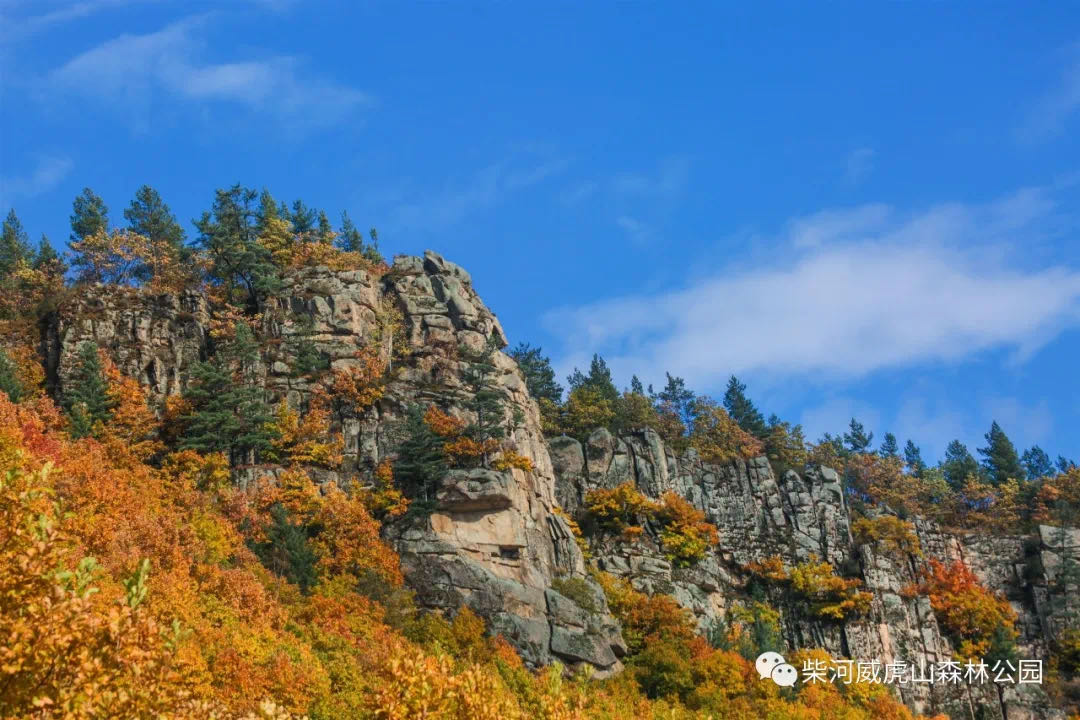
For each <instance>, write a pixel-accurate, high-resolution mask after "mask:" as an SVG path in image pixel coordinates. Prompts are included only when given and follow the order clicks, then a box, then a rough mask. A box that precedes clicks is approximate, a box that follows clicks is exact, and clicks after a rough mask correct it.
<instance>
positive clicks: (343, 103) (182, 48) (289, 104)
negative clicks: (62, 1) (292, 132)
mask: <svg viewBox="0 0 1080 720" xmlns="http://www.w3.org/2000/svg"><path fill="white" fill-rule="evenodd" d="M206 20H207V17H206V16H201V17H191V18H187V19H185V20H181V21H179V22H176V23H173V24H172V25H169V26H167V27H165V28H164V29H162V30H159V31H157V32H153V33H149V34H146V35H130V34H124V35H120V36H119V37H116V38H114V39H112V40H109V41H108V42H105V43H103V44H101V45H99V46H97V47H95V48H92V49H91V50H88V51H86V52H84V53H82V54H81V55H78V56H77V57H75V58H73V59H71V60H70V61H68V62H67V63H66V64H64V65H63V66H61V67H59V68H57V69H56V70H54V71H53V72H51V73H50V74H49V76H48V78H47V83H46V87H47V90H50V91H52V92H55V93H60V94H63V95H82V96H86V97H88V98H90V99H93V100H97V101H100V102H103V103H108V104H113V105H115V106H117V108H118V109H122V110H123V111H124V112H128V113H132V112H134V113H135V116H136V120H137V121H139V122H146V121H147V119H148V118H147V117H146V115H147V113H148V111H149V107H150V106H151V105H152V104H153V103H154V101H155V100H156V98H157V97H158V96H165V97H168V98H170V99H175V100H181V101H187V102H192V103H212V102H231V103H236V104H240V105H244V106H247V107H249V108H251V109H253V110H256V111H259V112H265V113H269V114H271V115H275V116H277V117H279V118H280V119H284V120H288V121H290V123H292V124H302V125H324V124H331V123H333V122H336V121H338V120H340V119H341V118H343V117H344V116H346V115H347V114H349V113H351V112H353V111H354V110H356V109H358V108H360V107H364V106H367V105H370V104H371V98H370V97H368V96H367V95H366V94H365V93H363V92H360V91H359V90H355V89H352V88H348V87H343V86H340V85H336V84H334V83H332V82H330V81H327V80H324V79H321V78H319V77H315V76H312V75H309V74H307V73H305V72H304V67H303V63H302V61H300V60H299V59H298V58H295V57H289V56H275V57H269V58H264V59H257V60H243V61H235V62H224V63H212V62H208V61H205V60H203V59H201V56H202V55H203V54H204V51H205V44H204V43H203V42H202V41H201V40H200V39H199V38H200V36H201V34H202V32H201V29H203V28H204V26H205V25H206Z"/></svg>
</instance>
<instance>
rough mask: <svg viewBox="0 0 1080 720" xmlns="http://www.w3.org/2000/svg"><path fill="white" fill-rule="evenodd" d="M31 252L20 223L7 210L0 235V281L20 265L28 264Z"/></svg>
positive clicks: (31, 257) (12, 213) (17, 218)
mask: <svg viewBox="0 0 1080 720" xmlns="http://www.w3.org/2000/svg"><path fill="white" fill-rule="evenodd" d="M32 259H33V252H31V250H30V241H29V238H28V237H27V235H26V231H25V230H24V229H23V225H22V222H21V221H20V220H19V217H18V216H17V215H16V214H15V211H14V210H9V211H8V214H7V218H6V219H5V220H4V226H3V232H2V233H0V280H2V279H4V278H6V277H7V276H8V275H10V274H11V273H13V272H15V270H16V269H17V268H18V267H19V265H21V264H24V263H25V264H27V265H29V264H30V261H31V260H32Z"/></svg>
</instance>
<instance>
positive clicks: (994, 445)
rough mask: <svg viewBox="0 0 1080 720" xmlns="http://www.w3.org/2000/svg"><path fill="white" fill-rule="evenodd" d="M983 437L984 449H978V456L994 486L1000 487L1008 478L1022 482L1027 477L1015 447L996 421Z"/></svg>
mask: <svg viewBox="0 0 1080 720" xmlns="http://www.w3.org/2000/svg"><path fill="white" fill-rule="evenodd" d="M985 437H986V447H984V448H979V454H980V455H982V456H983V463H982V464H983V467H984V468H985V469H986V473H987V475H988V476H989V478H990V481H991V482H992V483H993V484H994V485H1000V484H1002V483H1003V482H1005V481H1006V480H1008V479H1010V478H1012V479H1014V480H1022V479H1023V478H1024V477H1026V476H1027V474H1026V473H1025V472H1024V468H1023V466H1022V465H1021V464H1020V456H1019V455H1017V453H1016V447H1015V446H1014V445H1013V444H1012V441H1011V440H1009V438H1008V436H1007V435H1006V434H1005V432H1004V431H1003V430H1002V429H1001V427H1000V426H999V425H998V424H997V421H996V420H995V421H994V422H993V423H992V424H991V425H990V432H988V433H986V435H985Z"/></svg>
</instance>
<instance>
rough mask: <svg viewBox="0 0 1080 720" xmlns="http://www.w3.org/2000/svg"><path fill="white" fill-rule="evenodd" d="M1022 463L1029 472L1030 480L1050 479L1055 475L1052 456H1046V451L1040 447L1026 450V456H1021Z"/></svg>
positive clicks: (1034, 446) (1035, 446)
mask: <svg viewBox="0 0 1080 720" xmlns="http://www.w3.org/2000/svg"><path fill="white" fill-rule="evenodd" d="M1020 462H1021V463H1023V465H1024V468H1025V469H1026V470H1027V477H1028V480H1035V479H1036V478H1041V477H1049V476H1051V475H1053V474H1054V463H1053V462H1051V461H1050V456H1049V455H1047V454H1046V451H1045V450H1043V449H1042V448H1041V447H1039V446H1038V445H1033V446H1032V447H1030V448H1028V449H1027V450H1025V451H1024V454H1023V455H1021V456H1020Z"/></svg>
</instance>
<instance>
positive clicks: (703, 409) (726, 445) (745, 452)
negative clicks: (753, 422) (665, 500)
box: [690, 397, 765, 465]
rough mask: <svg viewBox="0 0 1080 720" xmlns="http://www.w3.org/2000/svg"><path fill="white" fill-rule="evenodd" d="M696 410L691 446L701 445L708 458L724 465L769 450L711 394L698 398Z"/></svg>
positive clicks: (701, 452) (706, 459) (702, 453)
mask: <svg viewBox="0 0 1080 720" xmlns="http://www.w3.org/2000/svg"><path fill="white" fill-rule="evenodd" d="M694 413H695V415H694V431H693V433H692V434H691V436H690V446H691V447H693V448H695V449H697V451H698V454H700V455H701V459H702V460H704V461H705V462H707V463H714V464H718V465H723V464H727V463H730V462H732V461H734V460H736V459H738V458H752V457H756V456H758V455H761V454H762V453H763V452H764V451H765V446H764V445H763V444H762V443H761V441H760V440H758V439H757V438H755V437H754V436H753V435H751V434H750V433H748V432H746V431H745V430H743V429H742V428H741V427H739V424H738V423H737V422H735V421H734V420H732V419H731V416H730V415H728V414H727V411H726V410H725V409H724V408H722V407H720V406H719V405H717V404H716V403H715V402H713V401H712V400H710V399H709V398H704V397H702V398H698V399H697V400H696V401H695V402H694Z"/></svg>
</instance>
